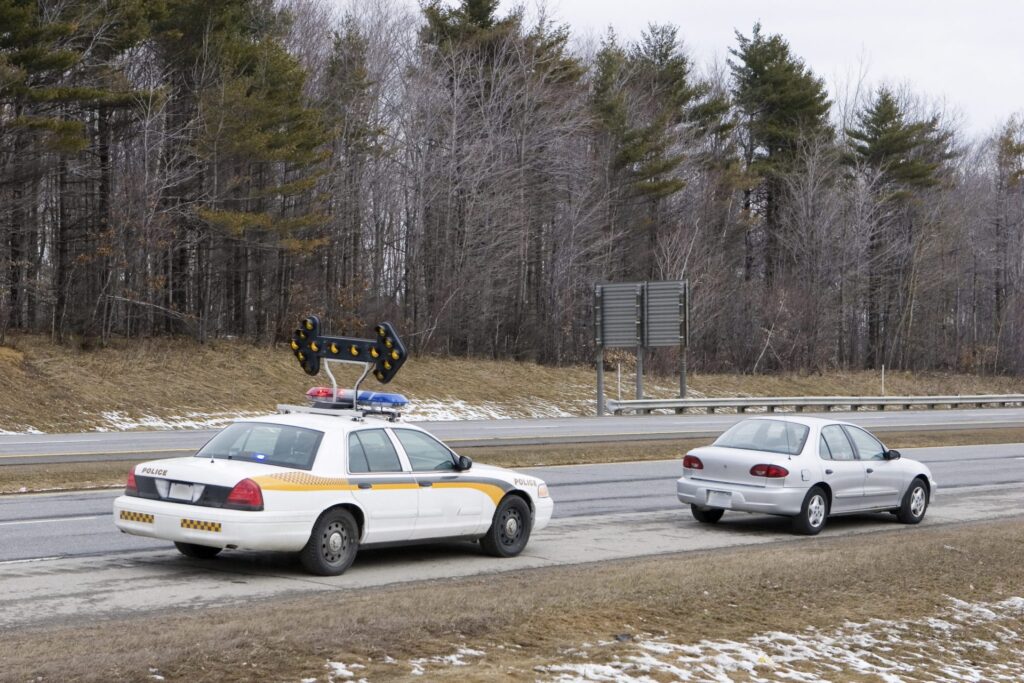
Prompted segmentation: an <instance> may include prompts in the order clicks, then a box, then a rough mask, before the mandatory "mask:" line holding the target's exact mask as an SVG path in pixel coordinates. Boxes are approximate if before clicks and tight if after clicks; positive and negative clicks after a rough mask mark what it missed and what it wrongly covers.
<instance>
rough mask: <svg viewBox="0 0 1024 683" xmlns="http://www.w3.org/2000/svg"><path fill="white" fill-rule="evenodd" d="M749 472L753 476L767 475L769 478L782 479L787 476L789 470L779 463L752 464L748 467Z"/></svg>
mask: <svg viewBox="0 0 1024 683" xmlns="http://www.w3.org/2000/svg"><path fill="white" fill-rule="evenodd" d="M750 474H751V476H754V477H768V478H769V479H782V478H783V477H788V476H789V470H787V469H786V468H785V467H780V466H779V465H754V466H753V467H751V468H750Z"/></svg>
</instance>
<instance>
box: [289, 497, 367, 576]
mask: <svg viewBox="0 0 1024 683" xmlns="http://www.w3.org/2000/svg"><path fill="white" fill-rule="evenodd" d="M358 550H359V526H358V525H357V524H356V520H355V518H354V517H353V516H352V513H350V512H349V511H348V510H343V509H335V510H328V511H327V512H325V513H324V514H322V515H320V519H318V520H317V521H316V524H314V525H313V533H311V534H310V535H309V541H308V542H307V543H306V547H305V548H303V549H302V552H301V553H300V554H299V559H301V560H302V566H303V567H305V568H306V571H308V572H310V573H311V574H318V575H320V576H337V575H338V574H341V573H343V572H344V571H345V570H346V569H348V568H349V567H350V566H351V565H352V563H353V562H354V561H355V559H356V551H358Z"/></svg>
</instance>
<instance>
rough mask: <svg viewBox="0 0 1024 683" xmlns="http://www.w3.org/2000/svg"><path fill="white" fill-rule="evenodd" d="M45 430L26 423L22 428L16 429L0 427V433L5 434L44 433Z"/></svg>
mask: <svg viewBox="0 0 1024 683" xmlns="http://www.w3.org/2000/svg"><path fill="white" fill-rule="evenodd" d="M45 433H46V432H43V431H40V430H38V429H36V428H35V427H33V426H32V425H27V426H25V427H23V428H22V429H19V430H16V431H13V432H11V431H7V430H6V429H0V435H5V436H24V435H25V434H45Z"/></svg>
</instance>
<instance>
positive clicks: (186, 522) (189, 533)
mask: <svg viewBox="0 0 1024 683" xmlns="http://www.w3.org/2000/svg"><path fill="white" fill-rule="evenodd" d="M310 514H312V513H309V514H307V513H305V512H289V513H280V512H268V511H266V510H263V511H259V512H250V511H246V510H225V509H223V508H210V507H203V506H199V505H183V504H181V503H172V502H168V501H162V500H150V499H147V498H136V497H134V496H120V497H118V498H117V499H116V500H114V524H115V525H116V526H117V528H118V529H120V530H121V531H123V532H124V533H127V534H133V535H135V536H147V537H149V538H161V539H164V540H167V541H176V542H180V543H194V544H196V545H206V546H211V547H214V548H227V547H231V548H238V549H240V550H283V551H298V550H301V549H302V547H303V546H304V545H306V542H307V541H308V540H309V534H310V531H311V529H312V528H313V522H314V521H316V515H315V514H313V516H312V517H310Z"/></svg>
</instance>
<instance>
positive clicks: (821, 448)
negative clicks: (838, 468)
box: [818, 434, 832, 460]
mask: <svg viewBox="0 0 1024 683" xmlns="http://www.w3.org/2000/svg"><path fill="white" fill-rule="evenodd" d="M818 457H819V458H821V459H822V460H831V459H832V451H830V450H829V449H828V444H827V443H825V435H824V434H822V435H821V436H820V437H819V438H818Z"/></svg>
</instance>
